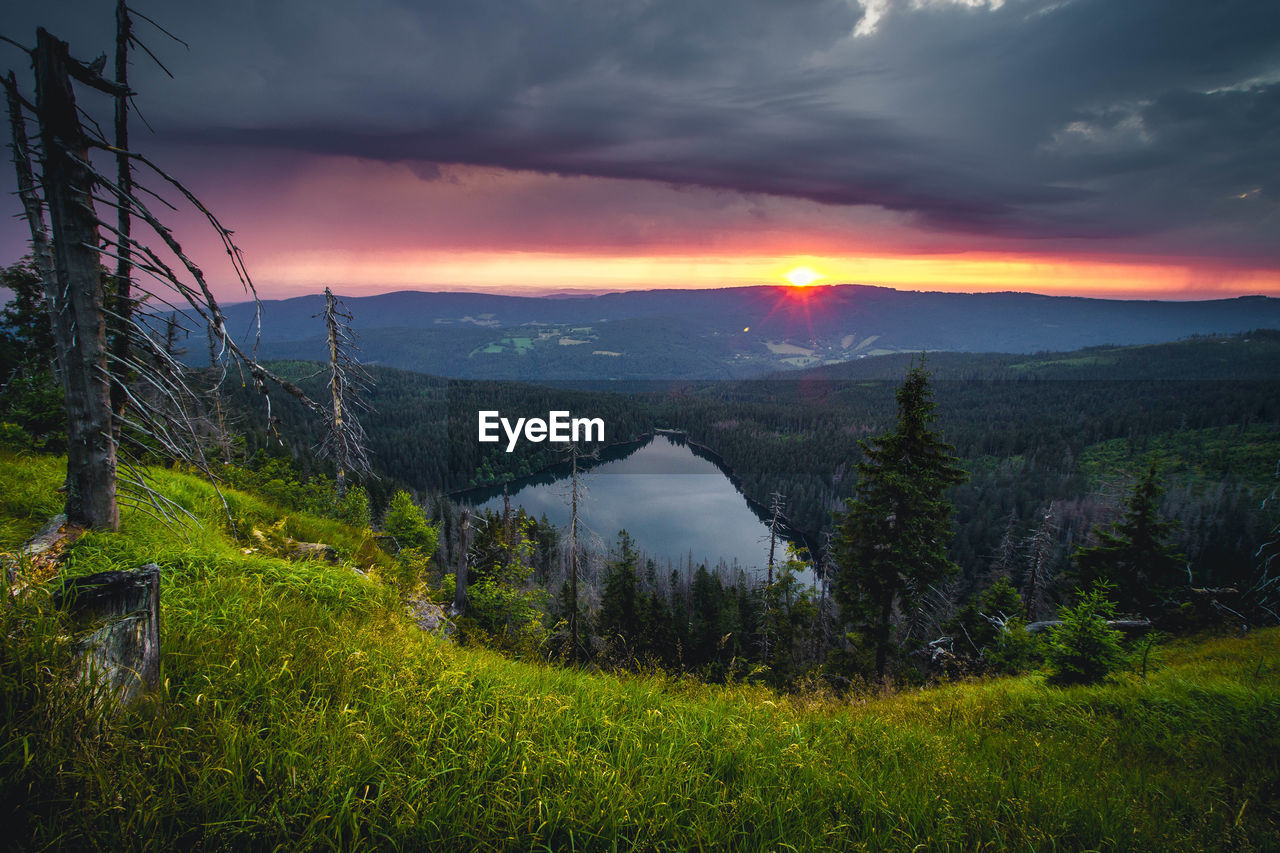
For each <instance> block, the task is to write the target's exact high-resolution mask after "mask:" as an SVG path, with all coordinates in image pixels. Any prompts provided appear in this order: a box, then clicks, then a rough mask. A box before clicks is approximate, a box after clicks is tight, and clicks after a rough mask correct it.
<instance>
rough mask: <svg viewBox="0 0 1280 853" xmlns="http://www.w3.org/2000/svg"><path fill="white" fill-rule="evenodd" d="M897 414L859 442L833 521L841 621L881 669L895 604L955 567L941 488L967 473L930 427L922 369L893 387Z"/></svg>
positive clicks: (961, 479) (878, 670) (929, 405)
mask: <svg viewBox="0 0 1280 853" xmlns="http://www.w3.org/2000/svg"><path fill="white" fill-rule="evenodd" d="M897 403H898V421H897V425H896V426H895V427H894V429H892V430H891V431H889V432H887V433H885V434H883V435H880V436H877V437H875V438H872V439H869V440H864V441H863V442H861V444H862V449H863V453H864V455H865V459H864V461H862V462H860V463H859V464H858V466H857V469H858V485H857V494H856V496H855V497H853V498H850V499H848V500H847V501H846V510H845V512H844V514H843V517H842V518H840V519H838V520H837V531H838V535H839V540H838V543H837V548H836V564H837V577H836V586H835V590H834V594H835V598H836V601H837V603H838V604H839V605H840V608H841V612H842V614H843V616H844V619H845V621H846V622H849V623H851V624H852V625H853V626H854V628H855V629H856V630H857V631H859V632H860V633H861V634H862V635H863V636H864V638H865V639H866V640H867V641H869V642H870V643H871V644H872V645H874V647H875V670H876V673H877V674H878V675H883V674H884V671H885V664H886V661H887V657H888V649H889V640H890V634H891V629H892V620H893V614H894V607H895V605H910V603H911V601H910V599H911V598H912V596H913V595H915V594H916V592H917V591H923V590H926V589H928V588H929V586H930V585H932V584H935V583H937V582H938V581H940V580H941V579H943V578H944V577H946V576H948V575H951V574H954V573H956V572H958V571H959V570H960V569H959V566H957V565H956V564H955V563H953V562H952V561H951V560H950V558H949V557H948V555H947V543H948V540H949V539H950V536H951V504H950V502H949V501H948V500H947V499H946V498H945V496H944V493H945V492H946V489H947V488H948V487H949V486H952V485H955V484H958V483H962V482H964V481H965V479H967V475H966V473H965V472H964V470H963V469H961V468H960V467H959V465H958V464H957V460H956V457H955V455H954V453H953V450H954V449H953V448H952V447H951V445H949V444H945V443H944V442H943V441H942V439H941V437H940V435H939V433H938V432H936V431H935V430H933V429H931V428H930V423H931V422H932V421H933V420H934V418H935V415H934V413H933V410H934V407H935V404H934V402H933V399H932V393H931V390H930V388H929V374H928V373H927V372H926V371H925V369H924V367H923V366H922V365H913V366H912V367H911V369H910V370H908V372H907V376H906V379H905V380H904V381H903V383H902V385H901V386H900V387H899V388H898V392H897Z"/></svg>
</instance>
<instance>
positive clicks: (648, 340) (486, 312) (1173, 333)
mask: <svg viewBox="0 0 1280 853" xmlns="http://www.w3.org/2000/svg"><path fill="white" fill-rule="evenodd" d="M344 302H345V304H346V307H347V309H348V310H349V311H350V312H351V314H352V315H353V316H354V318H355V329H356V332H357V333H358V335H359V336H360V341H361V347H362V358H363V360H364V361H365V362H367V363H370V364H381V365H385V366H389V367H398V368H402V369H406V370H413V371H418V372H422V373H431V374H435V375H444V376H454V377H460V378H475V379H523V380H546V379H556V380H597V379H731V378H747V377H753V376H761V375H765V374H769V373H775V372H777V371H780V370H794V369H797V368H807V367H814V366H820V365H828V364H836V363H841V362H847V361H851V360H857V359H860V358H864V357H866V356H873V355H886V354H892V353H900V352H912V351H919V350H928V351H931V352H943V351H952V352H1002V353H1035V352H1045V351H1066V350H1076V349H1080V348H1083V347H1091V346H1102V345H1134V344H1155V343H1161V342H1167V341H1174V340H1179V339H1182V338H1187V337H1190V336H1192V335H1213V334H1230V333H1238V332H1244V331H1249V330H1252V329H1275V328H1280V299H1274V298H1270V297H1263V296H1250V297H1241V298H1238V299H1218V300H1209V301H1199V302H1163V301H1127V300H1113V299H1086V298H1081V297H1067V296H1040V295H1036V294H1029V293H981V294H966V293H922V292H917V291H898V290H892V289H889V288H883V287H870V286H864V285H834V286H829V287H810V288H790V287H737V288H724V289H717V290H649V291H631V292H626V293H609V294H602V295H598V296H567V297H557V298H546V297H520V296H499V295H493V294H480V293H422V292H416V291H408V292H399V293H387V294H382V295H378V296H366V297H349V298H345V299H344ZM322 309H323V297H322V296H304V297H299V298H295V299H286V300H273V301H264V302H263V303H262V346H261V350H260V353H261V354H262V355H263V356H264V357H267V358H297V359H312V360H321V359H324V358H325V357H326V354H327V350H326V347H325V341H324V337H323V324H322V321H321V320H320V319H319V317H318V315H319V314H320V312H321V310H322ZM227 314H228V318H229V320H230V322H231V326H232V328H233V329H241V330H245V332H246V333H249V331H250V330H251V329H252V328H253V306H252V305H251V304H239V305H233V306H229V307H228V308H227ZM192 349H193V350H198V349H200V348H198V347H192ZM191 357H192V359H193V360H199V353H198V352H195V353H193V355H192V356H191Z"/></svg>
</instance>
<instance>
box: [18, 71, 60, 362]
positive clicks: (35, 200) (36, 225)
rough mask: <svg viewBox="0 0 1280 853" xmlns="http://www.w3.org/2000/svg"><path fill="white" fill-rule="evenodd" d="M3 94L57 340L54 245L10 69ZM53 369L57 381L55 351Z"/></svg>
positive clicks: (20, 187) (33, 248) (34, 252)
mask: <svg viewBox="0 0 1280 853" xmlns="http://www.w3.org/2000/svg"><path fill="white" fill-rule="evenodd" d="M4 88H5V94H6V95H7V96H8V101H9V126H10V131H11V133H12V135H13V167H14V170H15V171H16V172H17V177H18V196H19V198H21V199H22V212H23V218H25V219H26V220H27V225H28V226H29V227H30V230H31V254H32V256H33V257H34V258H35V264H36V272H38V273H39V274H40V280H41V282H43V283H44V307H45V310H46V311H47V312H48V314H49V322H50V324H51V326H52V330H53V334H54V338H55V340H60V339H61V338H60V335H59V332H58V323H59V322H60V318H59V317H58V312H57V310H56V309H55V307H54V304H53V295H54V294H55V293H56V292H57V284H56V277H55V276H54V272H53V246H52V245H51V244H50V241H49V231H48V229H47V228H46V227H45V222H44V202H43V201H41V200H40V195H39V193H38V192H37V190H36V181H35V176H34V174H33V172H32V170H31V146H30V144H29V143H28V141H27V126H26V124H25V122H24V121H23V117H22V99H21V96H20V95H19V94H18V81H17V77H15V76H14V73H13V72H12V71H10V72H9V75H8V77H6V78H5V81H4ZM53 361H54V371H55V372H56V373H57V375H58V380H59V381H65V380H64V379H63V370H62V354H61V353H59V352H57V351H56V348H55V352H54V356H53Z"/></svg>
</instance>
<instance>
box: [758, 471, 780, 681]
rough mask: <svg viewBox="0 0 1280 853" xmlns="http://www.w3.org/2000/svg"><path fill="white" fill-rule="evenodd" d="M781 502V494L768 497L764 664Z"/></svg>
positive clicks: (767, 648) (775, 493)
mask: <svg viewBox="0 0 1280 853" xmlns="http://www.w3.org/2000/svg"><path fill="white" fill-rule="evenodd" d="M782 501H783V497H782V493H781V492H774V493H773V494H772V495H770V496H769V510H770V512H771V513H772V515H771V517H770V519H769V572H768V586H767V587H766V589H768V590H769V591H770V593H769V595H767V596H766V597H765V605H764V606H765V629H764V631H763V632H762V639H763V641H764V660H765V662H768V660H769V639H770V637H769V635H770V633H771V630H772V629H771V628H770V624H771V620H770V609H771V608H770V602H771V601H772V600H773V598H772V590H773V555H774V550H775V549H776V548H777V545H778V518H779V517H780V516H781V515H782Z"/></svg>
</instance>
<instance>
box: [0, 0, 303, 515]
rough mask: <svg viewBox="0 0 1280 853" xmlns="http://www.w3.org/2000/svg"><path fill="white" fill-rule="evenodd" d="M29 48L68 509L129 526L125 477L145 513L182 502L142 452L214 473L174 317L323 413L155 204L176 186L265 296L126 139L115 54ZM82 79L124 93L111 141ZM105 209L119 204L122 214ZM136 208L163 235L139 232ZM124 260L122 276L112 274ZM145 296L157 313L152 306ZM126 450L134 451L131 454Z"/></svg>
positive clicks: (13, 114) (211, 219)
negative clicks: (231, 321) (234, 315)
mask: <svg viewBox="0 0 1280 853" xmlns="http://www.w3.org/2000/svg"><path fill="white" fill-rule="evenodd" d="M134 15H136V13H134V12H132V10H129V9H128V8H127V7H126V6H124V5H123V4H121V5H120V6H119V7H118V13H117V39H116V43H117V51H118V53H119V55H118V57H117V69H118V71H119V73H120V74H121V76H122V77H123V74H124V72H123V70H122V69H124V68H127V55H126V54H125V53H124V52H125V51H127V49H128V47H129V46H130V45H141V43H140V42H139V41H138V40H137V39H136V37H135V36H134V35H133V29H132V28H133V16H134ZM139 17H141V16H139ZM145 20H147V21H148V22H149V21H150V19H145ZM161 32H163V30H161ZM166 34H167V33H166ZM20 47H22V46H20ZM22 49H23V50H24V51H25V52H26V54H27V56H28V57H29V59H30V62H31V68H32V70H33V72H34V91H35V96H34V100H32V99H30V98H28V97H26V96H25V95H24V94H23V92H22V90H21V87H20V85H19V82H18V76H17V75H16V74H15V73H14V72H12V71H11V72H10V73H9V74H8V76H7V77H6V78H4V86H5V89H6V94H7V101H8V107H9V121H10V131H11V138H12V149H13V160H14V165H15V169H16V171H17V178H18V188H19V195H20V197H21V199H22V203H23V211H24V215H25V218H26V219H27V222H28V225H29V226H30V230H31V239H32V248H33V253H34V256H35V259H36V268H37V269H38V270H39V272H40V275H41V277H42V278H43V279H44V288H45V295H46V306H47V309H48V311H49V315H50V320H51V323H52V326H53V331H54V337H55V341H56V347H57V359H56V361H57V365H58V369H59V373H60V379H61V383H62V387H63V392H64V398H65V405H66V412H67V446H68V451H67V499H66V515H67V519H68V521H69V522H70V523H71V524H74V525H79V526H83V527H89V528H97V529H106V530H114V529H116V528H117V527H118V525H119V508H118V498H117V484H119V485H120V486H123V491H122V494H123V496H124V499H125V500H127V501H130V502H132V503H134V505H136V506H139V507H140V508H142V509H144V510H146V511H154V512H157V513H159V514H161V515H164V516H169V515H170V514H171V512H172V511H173V509H174V506H173V505H172V504H170V503H168V502H167V501H165V499H164V498H163V497H161V496H159V495H158V494H156V493H155V492H154V491H153V490H151V489H150V488H149V487H148V486H147V485H146V481H145V478H144V477H143V474H142V467H141V463H142V461H143V460H144V459H146V458H148V457H149V456H155V455H161V456H165V457H168V458H173V459H179V460H183V461H186V462H189V463H191V464H193V465H195V466H197V467H199V468H200V469H202V470H205V471H206V472H207V471H208V470H209V469H208V466H207V465H206V464H205V459H204V454H203V451H202V449H201V441H200V429H199V427H198V423H199V422H200V421H201V417H200V409H201V398H202V395H201V394H200V393H198V391H197V390H195V389H193V388H192V387H191V385H190V384H189V383H190V374H189V372H188V371H187V370H186V369H185V368H184V366H183V365H182V364H181V363H180V362H179V361H178V360H177V359H176V358H175V357H174V355H173V353H172V352H171V348H170V347H168V346H167V345H166V342H167V340H168V338H169V336H170V333H171V331H172V327H171V322H172V321H173V320H174V319H175V318H177V319H178V322H181V323H184V324H198V325H201V326H204V327H206V328H207V329H208V330H209V331H210V334H211V335H212V336H213V339H214V340H215V342H216V346H217V360H218V362H219V364H220V365H221V371H220V372H219V374H218V375H217V376H216V377H215V382H221V381H222V379H223V378H225V376H226V374H227V371H228V368H232V367H234V369H235V370H236V371H237V372H238V373H239V374H240V376H241V379H242V381H248V382H252V383H253V385H254V386H255V387H256V388H257V389H258V390H259V391H260V392H261V393H262V394H263V396H264V400H266V401H267V404H268V410H269V398H268V397H267V392H268V386H269V385H270V384H274V385H275V386H277V387H279V388H282V389H283V390H285V391H286V392H287V393H289V394H291V395H293V396H295V397H297V398H298V399H299V400H300V401H302V402H303V403H304V404H305V405H307V406H308V407H309V408H311V409H312V410H318V408H319V407H318V406H316V404H315V403H313V402H312V401H310V400H309V399H308V398H307V397H306V395H305V394H304V393H303V392H302V391H301V389H299V388H298V387H297V386H295V385H293V383H291V382H288V381H287V380H284V379H282V378H280V377H278V376H276V375H275V374H273V373H272V372H271V371H270V370H268V369H267V368H266V367H264V366H263V365H262V364H260V363H259V362H258V361H257V359H256V358H255V357H254V356H253V355H252V354H251V351H250V352H246V350H245V348H244V346H242V344H241V343H240V341H238V340H237V338H236V336H235V335H234V334H233V333H232V332H231V331H230V330H229V329H228V326H227V321H226V318H225V316H224V314H223V312H222V309H221V307H220V305H219V304H218V301H217V299H216V298H215V297H214V295H213V292H212V290H211V288H210V286H209V283H208V280H207V279H206V277H205V274H204V271H203V270H202V269H201V268H200V267H199V266H198V265H197V264H196V263H195V262H194V261H193V260H192V259H191V257H190V256H189V255H188V254H187V253H186V252H185V251H184V250H183V248H182V245H181V244H180V243H179V242H178V240H177V238H176V237H175V235H174V233H173V231H172V230H171V229H170V228H169V227H168V226H167V225H166V224H165V223H164V222H163V221H162V219H161V218H160V216H158V215H157V214H156V213H155V212H154V211H153V207H152V206H153V205H155V204H160V205H163V206H164V207H167V208H169V209H171V210H177V207H176V206H175V205H174V204H172V203H170V202H169V201H167V200H166V199H165V198H164V196H163V193H165V192H168V193H170V194H171V195H174V194H176V196H177V198H178V199H179V201H181V202H182V203H184V204H186V205H188V206H190V207H191V208H193V209H194V210H196V211H197V212H198V213H199V214H200V215H201V216H203V217H204V219H205V220H206V222H207V223H208V224H209V226H210V227H211V228H212V229H213V230H214V233H215V234H216V235H217V236H218V238H219V240H220V241H221V242H222V244H223V247H224V248H225V249H226V251H227V254H228V256H229V258H230V259H231V265H232V268H233V269H234V271H235V274H236V277H237V279H238V281H239V282H240V284H241V286H242V287H243V289H244V290H245V292H246V293H248V294H249V295H250V296H251V297H252V298H253V299H254V300H255V302H256V300H257V293H256V290H255V289H254V286H253V283H252V281H251V279H250V278H249V274H248V271H247V270H246V269H245V266H244V262H243V258H242V256H241V254H240V250H239V248H238V247H237V246H236V244H235V243H234V242H233V240H232V232H231V230H230V229H228V228H227V227H225V226H224V225H223V224H222V223H221V222H220V221H219V220H218V219H217V217H216V216H214V214H213V213H212V212H211V211H210V210H209V209H208V208H207V207H205V205H204V204H203V203H202V202H201V201H200V200H199V199H198V198H197V197H196V196H195V195H194V194H193V193H192V192H191V191H190V190H189V189H187V188H186V187H185V186H184V185H183V184H182V183H181V182H179V181H178V180H177V179H175V178H173V177H172V176H171V175H169V174H168V173H167V172H165V171H164V170H163V169H161V168H160V167H159V166H158V165H156V164H155V163H154V162H153V161H151V160H150V159H149V158H147V157H146V156H145V155H143V154H141V153H139V152H137V151H133V150H128V149H127V148H126V147H125V143H126V142H127V140H128V134H127V112H128V109H129V103H130V102H131V99H132V97H133V95H134V92H133V91H132V90H130V89H129V87H128V85H127V82H125V81H124V80H123V79H121V80H116V81H113V80H108V79H106V78H104V77H103V76H102V71H103V70H104V69H105V67H106V57H105V54H104V55H103V56H102V57H100V58H99V59H98V60H95V61H93V62H90V63H85V62H81V61H80V60H78V59H76V58H75V57H73V56H72V54H71V50H70V47H69V45H68V44H67V43H66V42H64V41H62V40H60V39H58V38H56V37H54V36H53V35H52V34H50V33H49V32H48V31H46V30H44V29H39V30H37V32H36V45H35V47H34V48H26V47H22ZM143 49H144V50H146V48H145V46H143ZM146 52H147V53H148V54H149V55H152V57H153V58H154V54H151V51H149V50H146ZM157 61H158V60H157ZM162 67H163V66H162ZM166 71H167V69H166ZM77 86H79V87H81V88H83V89H87V90H88V91H89V92H90V93H91V94H98V95H105V96H108V97H111V98H112V99H113V101H114V106H115V111H116V133H115V136H114V138H113V139H108V138H107V137H106V135H105V133H104V132H103V131H102V130H101V129H100V128H98V127H97V125H96V124H95V123H94V122H93V121H92V119H88V120H87V121H82V119H81V116H82V114H84V113H83V111H82V109H81V108H80V107H79V106H78V105H77V102H76V88H77ZM30 121H34V123H35V125H36V127H37V129H38V133H37V134H36V136H35V138H36V140H38V141H37V142H36V144H32V143H31V141H30V140H31V136H30V135H29V134H28V133H27V125H28V122H30ZM95 155H97V156H100V157H101V156H105V157H109V158H110V159H111V161H112V162H113V163H114V164H115V165H116V167H117V168H116V176H115V178H114V180H113V179H112V178H111V177H108V176H107V175H106V174H105V173H104V169H102V168H100V167H99V166H98V165H97V164H96V163H95V160H94V158H95ZM139 171H141V172H142V173H143V175H144V176H145V178H140V177H139V176H138V174H136V173H137V172H139ZM149 182H154V185H149ZM144 198H145V199H147V200H146V201H144ZM102 210H107V211H111V212H114V213H115V214H116V215H115V217H114V219H115V222H114V224H113V223H112V222H111V221H109V219H108V217H107V216H105V215H103V214H102V213H101V212H100V211H102ZM46 213H47V214H48V223H49V224H48V226H47V227H46V224H45V222H46V219H45V216H46ZM135 219H136V220H138V222H139V223H140V224H141V225H143V226H145V228H146V229H147V230H148V231H149V232H150V235H151V237H152V238H153V241H152V242H144V241H143V240H141V239H139V237H137V236H135V234H134V229H133V220H135ZM113 261H114V262H115V263H116V273H115V275H114V276H108V275H104V274H103V269H104V268H106V267H108V266H109V265H110V263H111V262H113ZM108 278H112V279H114V282H115V285H116V286H115V287H114V288H110V287H108V283H107V279H108ZM144 303H145V306H146V309H147V310H145V311H144V310H140V309H141V308H142V306H143V305H144ZM109 329H110V334H108V330H109ZM189 331H190V330H189ZM122 448H124V449H126V451H127V452H125V453H121V452H120V451H121V449H122ZM121 469H123V473H121Z"/></svg>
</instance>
